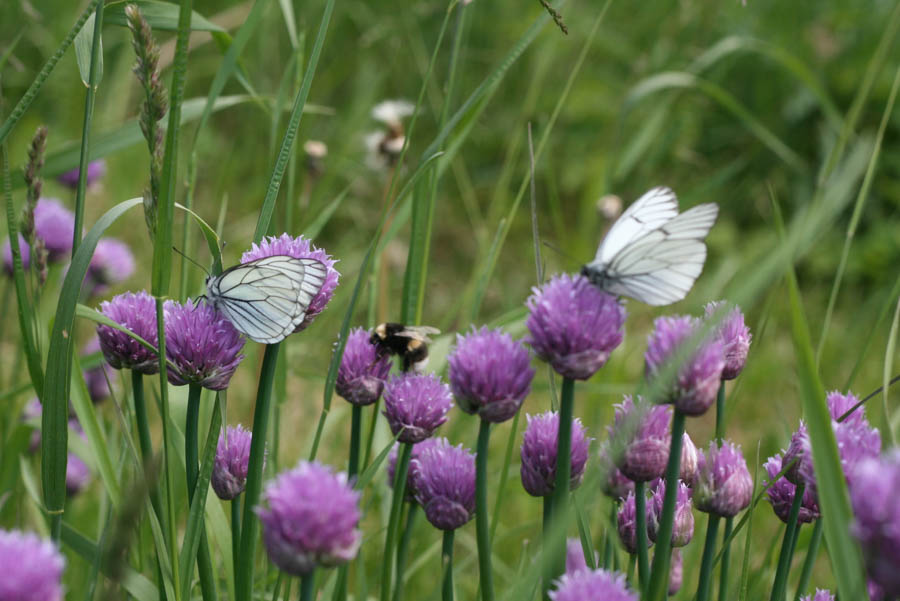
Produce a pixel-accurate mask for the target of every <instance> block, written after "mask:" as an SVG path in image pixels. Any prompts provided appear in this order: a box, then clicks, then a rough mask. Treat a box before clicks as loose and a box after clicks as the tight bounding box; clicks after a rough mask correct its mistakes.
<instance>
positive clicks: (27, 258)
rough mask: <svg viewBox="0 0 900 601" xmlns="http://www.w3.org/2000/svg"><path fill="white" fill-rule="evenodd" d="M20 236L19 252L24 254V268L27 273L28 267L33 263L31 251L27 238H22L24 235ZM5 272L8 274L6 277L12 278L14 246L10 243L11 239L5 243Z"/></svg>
mask: <svg viewBox="0 0 900 601" xmlns="http://www.w3.org/2000/svg"><path fill="white" fill-rule="evenodd" d="M18 236H19V252H20V253H22V268H23V269H25V270H26V271H27V270H28V266H29V265H30V263H31V250H30V249H29V247H28V243H27V242H25V238H23V237H22V234H19V235H18ZM3 270H4V271H5V272H6V275H8V276H12V274H13V262H12V245H11V244H10V242H9V238H7V239H6V240H4V241H3Z"/></svg>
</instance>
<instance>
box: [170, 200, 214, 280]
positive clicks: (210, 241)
mask: <svg viewBox="0 0 900 601" xmlns="http://www.w3.org/2000/svg"><path fill="white" fill-rule="evenodd" d="M175 208H177V209H181V210H182V211H184V212H185V213H187V214H188V215H190V216H191V217H193V218H194V221H196V222H197V225H198V226H200V231H201V232H203V237H204V238H205V239H206V246H207V247H208V248H209V254H210V255H212V258H213V268H212V272H211V273H212V275H219V274H220V273H222V249H221V247H220V246H219V236H218V235H216V232H215V230H213V229H212V227H211V226H210V225H209V224H208V223H206V221H204V220H203V218H202V217H200V215H198V214H197V213H195V212H194V211H192V210H190V209H189V208H187V207H186V206H184V205H182V204H179V203H177V202H176V203H175Z"/></svg>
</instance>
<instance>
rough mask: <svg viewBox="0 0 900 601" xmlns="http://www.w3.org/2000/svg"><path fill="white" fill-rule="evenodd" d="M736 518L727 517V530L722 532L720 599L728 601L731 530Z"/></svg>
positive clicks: (720, 600)
mask: <svg viewBox="0 0 900 601" xmlns="http://www.w3.org/2000/svg"><path fill="white" fill-rule="evenodd" d="M733 529H734V518H733V517H728V518H725V532H724V534H722V565H721V566H720V567H719V601H728V598H729V597H728V568H729V566H730V565H731V531H732V530H733Z"/></svg>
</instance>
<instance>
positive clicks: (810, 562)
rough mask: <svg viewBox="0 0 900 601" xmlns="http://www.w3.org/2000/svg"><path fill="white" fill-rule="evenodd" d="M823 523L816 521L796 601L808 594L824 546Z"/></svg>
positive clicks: (798, 585)
mask: <svg viewBox="0 0 900 601" xmlns="http://www.w3.org/2000/svg"><path fill="white" fill-rule="evenodd" d="M822 523H823V522H822V520H816V525H815V526H813V532H812V536H811V537H810V539H809V545H808V546H807V547H806V557H805V558H804V560H803V568H802V569H801V570H800V579H799V580H798V581H797V592H796V593H795V594H794V599H796V600H797V601H799V599H800V597H802V596H803V594H804V593H806V588H807V587H808V586H809V579H810V577H811V576H812V570H813V567H814V566H815V565H816V558H817V557H818V556H819V547H820V546H821V544H822Z"/></svg>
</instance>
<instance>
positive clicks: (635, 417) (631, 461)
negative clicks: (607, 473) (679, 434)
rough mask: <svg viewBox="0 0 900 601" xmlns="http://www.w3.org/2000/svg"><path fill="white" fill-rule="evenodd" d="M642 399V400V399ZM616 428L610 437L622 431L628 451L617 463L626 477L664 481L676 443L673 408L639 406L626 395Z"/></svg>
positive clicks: (639, 480)
mask: <svg viewBox="0 0 900 601" xmlns="http://www.w3.org/2000/svg"><path fill="white" fill-rule="evenodd" d="M639 400H640V399H639ZM615 410H616V417H615V425H614V427H613V428H610V429H609V432H610V437H611V438H612V437H613V436H614V435H615V434H618V433H619V432H622V433H623V434H624V436H623V437H622V438H624V440H621V441H620V442H622V443H623V444H624V448H623V450H622V452H621V454H620V455H618V457H616V459H617V461H616V464H617V465H618V467H619V470H621V472H622V473H623V474H625V476H626V477H628V478H630V479H631V480H634V481H635V482H649V481H650V480H654V479H656V478H661V477H662V476H663V474H665V472H666V463H668V461H669V445H670V444H671V442H672V440H671V439H672V407H671V406H670V405H653V406H650V407H647V406H643V405H642V406H640V407H638V406H636V405H635V404H634V401H633V400H632V399H631V396H629V395H626V396H625V398H624V399H623V400H622V402H621V403H619V404H618V405H615Z"/></svg>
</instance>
